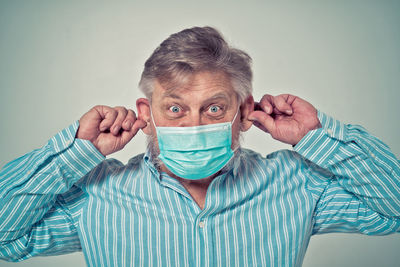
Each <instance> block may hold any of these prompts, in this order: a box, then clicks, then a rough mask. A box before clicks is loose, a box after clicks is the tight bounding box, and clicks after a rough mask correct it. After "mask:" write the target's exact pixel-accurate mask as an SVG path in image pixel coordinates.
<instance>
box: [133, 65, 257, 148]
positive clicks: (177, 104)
mask: <svg viewBox="0 0 400 267" xmlns="http://www.w3.org/2000/svg"><path fill="white" fill-rule="evenodd" d="M251 101H252V98H251ZM251 104H253V103H252V102H251ZM148 105H150V104H148ZM239 105H240V103H239V101H238V99H237V94H236V92H235V91H234V90H233V87H232V84H231V82H230V79H229V77H228V76H227V75H226V74H225V73H223V72H208V71H205V72H199V73H196V74H194V75H193V76H192V77H191V79H190V80H189V81H188V82H187V83H186V84H184V85H181V86H179V87H177V88H166V86H163V85H162V84H160V83H158V82H156V84H155V88H154V91H153V95H152V101H151V113H152V116H153V120H152V119H151V117H150V119H147V121H148V122H149V123H150V124H149V126H148V127H146V128H147V129H146V130H145V133H147V134H149V135H150V138H151V141H150V143H149V148H150V149H151V150H152V152H153V153H154V154H153V155H158V154H159V149H158V142H157V134H156V130H155V126H154V123H155V124H156V126H169V127H188V126H199V125H206V124H214V123H222V122H231V121H232V120H233V119H234V117H235V115H236V112H238V115H237V116H236V119H235V121H233V122H232V123H233V125H232V149H235V148H236V147H237V146H238V140H239V133H240V130H241V128H242V130H243V127H241V122H240V121H241V120H240V118H241V109H240V108H239ZM251 108H252V106H251ZM238 109H239V110H238ZM242 109H243V108H242ZM138 110H139V117H142V119H143V117H146V116H147V114H146V116H143V115H141V114H145V113H147V112H144V111H143V108H140V106H138ZM144 110H146V109H144ZM148 115H150V114H148ZM147 118H148V116H147ZM153 122H154V123H153ZM245 130H246V129H245Z"/></svg>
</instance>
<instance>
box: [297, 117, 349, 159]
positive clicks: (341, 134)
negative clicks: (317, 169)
mask: <svg viewBox="0 0 400 267" xmlns="http://www.w3.org/2000/svg"><path fill="white" fill-rule="evenodd" d="M318 119H319V121H320V123H321V126H322V127H321V128H318V129H314V130H311V131H309V132H308V133H307V134H306V135H305V136H304V137H303V138H302V139H301V140H300V142H299V143H297V144H296V145H295V146H294V150H295V151H296V152H298V153H299V154H300V155H302V156H303V157H305V158H307V159H309V160H310V161H312V162H314V163H316V164H318V165H320V166H327V165H328V160H329V159H330V158H331V156H332V155H333V154H335V152H336V150H337V149H338V147H339V145H340V143H341V142H345V141H346V140H345V138H346V136H347V128H346V125H345V124H344V123H342V122H340V121H338V120H336V119H334V118H332V117H330V116H328V115H326V114H325V113H323V112H321V111H319V110H318Z"/></svg>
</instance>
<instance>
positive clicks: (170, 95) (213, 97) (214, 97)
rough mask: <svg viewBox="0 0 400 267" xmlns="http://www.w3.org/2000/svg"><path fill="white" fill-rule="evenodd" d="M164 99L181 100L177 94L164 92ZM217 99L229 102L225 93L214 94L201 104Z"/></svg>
mask: <svg viewBox="0 0 400 267" xmlns="http://www.w3.org/2000/svg"><path fill="white" fill-rule="evenodd" d="M164 97H170V98H175V99H182V97H181V96H180V95H177V94H175V93H174V92H166V93H164ZM219 98H224V99H226V100H229V97H228V95H227V94H226V93H222V92H221V93H217V94H215V95H213V96H212V97H210V98H207V99H206V100H205V101H203V102H210V101H212V100H215V99H219Z"/></svg>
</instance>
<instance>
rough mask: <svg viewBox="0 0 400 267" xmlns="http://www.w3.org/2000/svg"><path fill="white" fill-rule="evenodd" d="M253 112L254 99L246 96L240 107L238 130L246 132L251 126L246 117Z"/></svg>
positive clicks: (251, 123)
mask: <svg viewBox="0 0 400 267" xmlns="http://www.w3.org/2000/svg"><path fill="white" fill-rule="evenodd" d="M253 111H254V98H253V96H252V95H250V96H248V97H247V98H246V99H245V101H244V102H243V103H242V104H241V105H240V130H241V131H242V132H245V131H247V130H248V129H250V127H251V126H252V125H253V122H252V121H250V120H248V119H247V118H248V116H249V114H250V113H251V112H253Z"/></svg>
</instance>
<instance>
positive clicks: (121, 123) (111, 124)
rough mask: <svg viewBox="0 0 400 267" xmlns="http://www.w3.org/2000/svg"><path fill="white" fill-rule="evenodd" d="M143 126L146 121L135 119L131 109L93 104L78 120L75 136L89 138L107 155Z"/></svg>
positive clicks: (119, 148)
mask: <svg viewBox="0 0 400 267" xmlns="http://www.w3.org/2000/svg"><path fill="white" fill-rule="evenodd" d="M145 126H146V122H144V121H142V120H140V119H137V118H136V115H135V112H134V111H133V110H127V109H126V108H124V107H115V108H111V107H108V106H95V107H94V108H92V109H91V110H89V111H88V112H87V113H85V114H84V115H83V116H82V118H81V119H80V120H79V129H78V132H77V134H76V137H77V138H79V139H85V140H89V141H90V142H92V144H93V145H94V146H95V147H96V148H97V149H98V150H99V151H100V153H101V154H103V155H104V156H107V155H109V154H111V153H114V152H116V151H119V150H121V149H122V148H123V147H124V146H125V145H126V144H127V143H128V142H129V141H130V140H131V139H132V138H133V137H134V136H135V135H136V133H137V132H138V131H139V129H142V128H143V127H145Z"/></svg>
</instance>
